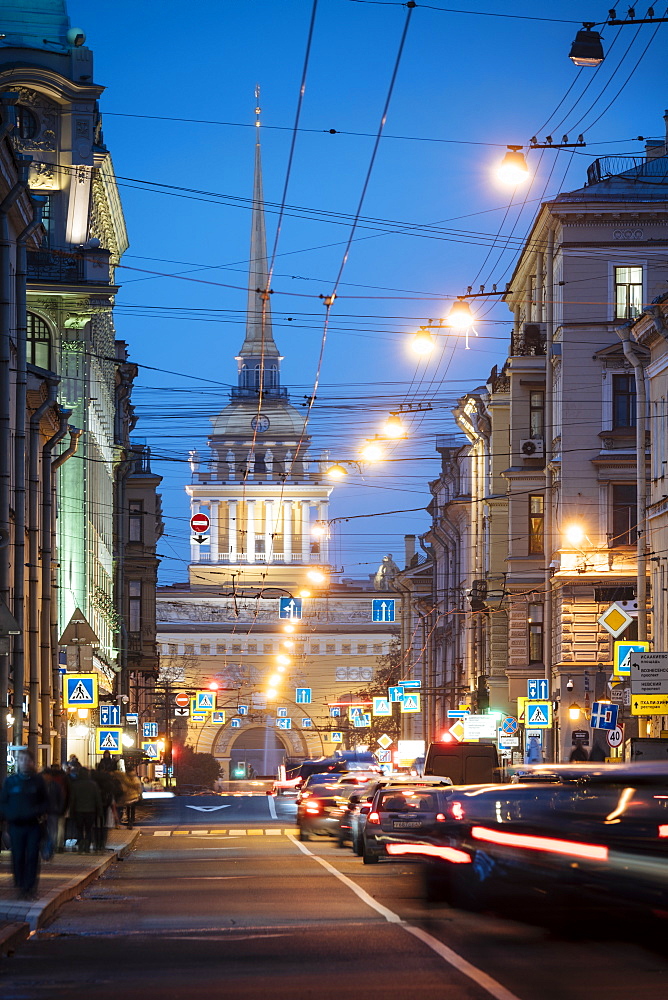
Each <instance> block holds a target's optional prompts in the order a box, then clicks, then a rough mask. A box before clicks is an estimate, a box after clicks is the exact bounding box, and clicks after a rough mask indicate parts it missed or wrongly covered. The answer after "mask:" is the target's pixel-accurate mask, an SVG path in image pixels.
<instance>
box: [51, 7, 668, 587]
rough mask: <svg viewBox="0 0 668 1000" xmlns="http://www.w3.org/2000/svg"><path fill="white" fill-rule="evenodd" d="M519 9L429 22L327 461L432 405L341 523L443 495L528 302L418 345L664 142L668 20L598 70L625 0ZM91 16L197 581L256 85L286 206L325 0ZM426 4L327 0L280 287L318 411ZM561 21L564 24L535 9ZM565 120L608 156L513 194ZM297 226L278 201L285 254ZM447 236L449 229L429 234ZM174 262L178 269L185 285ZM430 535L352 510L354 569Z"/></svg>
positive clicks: (362, 284) (129, 264) (169, 483)
mask: <svg viewBox="0 0 668 1000" xmlns="http://www.w3.org/2000/svg"><path fill="white" fill-rule="evenodd" d="M434 6H437V4H434ZM481 9H482V10H483V11H488V12H490V13H493V12H494V11H495V10H501V7H500V6H496V7H495V6H494V5H492V4H489V3H488V4H485V5H482V8H481ZM502 9H503V11H504V13H505V14H512V15H516V17H496V16H483V15H482V14H470V13H469V14H460V13H453V12H445V11H439V10H434V9H427V8H421V7H418V8H416V9H415V10H414V11H413V14H412V16H411V22H410V26H409V30H408V35H407V38H406V44H405V49H404V53H403V56H402V60H401V63H400V65H399V70H398V75H397V79H396V84H395V89H394V94H393V98H392V101H391V105H390V109H389V114H388V118H387V123H386V127H385V138H383V139H382V140H381V143H380V147H379V151H378V155H377V158H376V162H375V165H374V169H373V172H372V175H371V180H370V183H369V187H368V192H367V196H366V199H365V202H364V207H363V212H362V216H363V219H362V221H361V222H360V225H359V227H358V228H357V230H356V233H355V239H354V241H353V243H352V247H351V252H350V256H349V259H348V262H347V264H346V267H345V269H344V272H343V277H342V281H341V284H340V286H339V298H338V299H337V302H336V304H335V307H334V309H333V310H332V320H331V329H330V332H329V335H328V339H327V344H326V348H325V354H324V364H323V369H322V379H321V385H320V388H319V391H318V400H317V401H316V405H315V407H314V410H313V416H312V424H311V433H312V435H313V438H314V450H316V451H317V450H320V449H323V448H324V449H327V450H328V451H329V454H330V456H331V457H332V459H352V458H355V457H356V455H357V451H358V448H359V445H360V443H361V442H362V440H363V439H364V437H366V436H372V435H373V434H375V433H376V432H377V431H378V430H379V428H380V425H381V423H382V418H383V415H384V414H386V412H387V410H388V409H389V408H390V407H397V406H398V405H399V404H401V403H406V402H409V401H411V402H414V403H417V402H423V403H429V404H431V405H432V407H433V409H432V410H431V411H430V412H428V413H427V414H426V415H425V414H422V415H420V416H418V417H416V418H415V419H414V420H413V423H412V427H411V436H410V438H409V439H408V440H407V441H405V442H402V443H400V444H398V445H393V446H392V449H391V452H392V454H391V458H392V460H391V461H386V462H384V463H383V464H381V465H379V466H374V467H366V468H364V470H363V475H361V476H360V475H358V474H357V473H353V474H351V476H350V482H349V484H348V485H346V486H345V487H338V488H337V489H336V490H335V492H334V495H333V502H332V508H331V513H332V516H333V517H345V516H346V515H351V514H356V515H357V514H375V513H379V512H383V511H394V510H406V509H412V508H422V507H424V506H425V505H426V504H427V503H428V501H429V492H428V489H427V486H426V484H427V482H428V480H429V479H432V478H434V477H435V475H436V474H437V470H438V463H437V461H436V453H435V450H434V438H435V436H436V435H437V434H448V433H452V432H453V431H454V425H453V422H452V418H451V416H450V409H451V407H452V404H453V401H454V400H455V399H456V398H457V396H458V395H461V394H462V393H463V392H464V391H465V390H466V389H470V388H474V387H475V386H476V385H479V384H481V383H484V381H485V379H486V377H487V375H488V373H489V371H490V369H491V367H492V366H493V365H494V364H502V363H503V360H504V358H505V353H506V347H507V341H508V335H509V329H510V323H509V316H510V314H509V313H508V311H507V309H506V307H505V306H504V305H503V304H502V303H497V304H490V300H486V301H484V302H483V304H481V306H480V310H479V311H480V314H481V315H480V319H479V321H478V322H477V324H476V329H477V331H478V333H479V337H478V338H477V339H474V340H472V343H471V350H469V351H466V350H465V349H464V344H463V343H462V342H461V341H459V340H456V339H454V338H452V337H442V338H441V340H440V341H439V349H438V350H437V352H436V353H435V355H434V356H432V358H431V360H429V361H428V362H423V361H421V362H416V359H415V356H414V355H412V354H411V352H410V350H409V347H408V342H409V334H410V333H411V332H413V331H414V330H415V329H416V328H417V326H419V325H420V324H421V323H423V322H425V321H426V320H427V319H429V318H438V317H440V316H444V315H445V314H446V313H447V311H448V308H449V302H450V301H451V299H452V297H453V296H456V295H458V294H461V293H463V292H465V291H466V288H467V286H469V285H473V286H474V287H475V288H476V289H477V288H478V286H479V285H480V284H481V283H484V284H485V286H486V288H487V289H490V288H491V285H492V283H497V284H498V286H499V287H500V288H501V287H503V285H504V283H505V281H506V280H507V279H508V277H509V275H510V274H511V273H512V267H513V264H514V261H515V259H516V254H517V246H518V245H519V241H520V240H521V238H522V237H523V236H524V235H525V234H526V232H527V229H528V227H529V226H530V223H531V219H532V217H533V215H534V213H535V211H536V208H537V206H538V205H539V203H540V200H541V199H542V198H545V197H548V196H550V195H554V194H556V193H558V191H560V190H569V189H573V188H575V187H579V186H581V185H582V184H583V183H584V181H585V179H586V167H587V165H588V164H589V163H590V162H591V161H592V160H593V159H595V158H596V157H597V156H605V155H640V154H641V151H642V148H643V144H642V143H641V142H638V141H632V140H634V138H635V137H637V136H654V137H656V136H660V135H662V133H663V128H664V126H663V121H662V114H663V104H664V96H663V94H662V87H661V86H660V84H661V83H662V81H659V80H657V56H658V54H659V52H660V51H661V50H660V48H659V46H663V45H664V36H665V33H666V31H667V30H668V25H664V26H663V27H662V28H660V29H659V31H658V35H657V36H656V38H655V39H654V40H652V36H653V34H654V32H655V30H656V29H655V28H654V27H650V26H646V27H644V28H636V27H625V28H621V29H617V28H606V29H605V30H604V32H603V35H604V44H605V47H606V52H607V58H606V60H605V62H604V63H603V64H602V66H601V67H600V68H599V69H597V70H595V71H592V70H587V69H583V70H580V71H578V70H577V69H576V68H575V67H574V66H573V64H572V63H571V62H570V60H569V59H568V51H569V47H570V43H571V41H572V39H573V37H574V34H575V32H576V30H577V28H578V24H579V22H581V21H582V20H583V19H585V18H586V19H587V20H595V21H599V20H601V19H603V18H604V17H605V16H607V11H608V7H607V6H606V5H604V4H601V3H593V2H591V0H580V2H577V3H576V2H571V0H564V2H561V3H559V4H558V5H547V4H543V5H536V4H535V3H531V2H529V0H526V2H525V0H520V2H514V3H513V2H510V3H508V4H506V5H504V6H503V8H502ZM69 10H70V17H71V20H72V23H73V25H76V26H78V27H82V28H83V29H84V30H85V32H86V34H87V44H88V45H90V47H91V48H92V49H93V51H94V53H95V79H96V82H98V83H101V84H103V85H105V86H106V88H107V89H106V92H105V93H104V94H103V96H102V100H101V108H102V111H103V118H104V135H105V140H106V142H107V145H108V146H109V148H110V150H111V152H112V156H113V159H114V163H115V167H116V172H117V174H118V176H119V183H120V191H121V196H122V199H123V205H124V209H125V214H126V221H127V225H128V230H129V235H130V242H131V246H130V249H129V251H128V253H127V255H126V256H125V258H124V261H123V263H124V265H125V267H124V268H123V269H122V270H120V271H119V280H120V282H121V283H122V286H123V287H122V289H121V292H120V293H119V296H118V310H117V316H116V326H117V336H118V337H119V338H122V339H125V340H127V341H128V344H129V347H130V353H131V357H132V360H134V361H135V362H137V363H138V364H140V365H142V366H145V367H142V368H141V369H140V376H139V379H138V383H137V389H136V390H135V396H134V398H135V403H136V405H137V409H138V412H139V414H140V423H139V425H138V427H137V436H138V437H143V438H145V439H146V440H147V442H148V443H149V444H150V445H151V447H152V449H153V453H154V456H155V461H154V470H155V471H157V472H159V473H160V474H161V475H162V476H163V477H164V480H163V484H162V493H163V503H164V509H165V515H166V516H165V521H166V536H165V538H164V539H163V540H162V542H161V545H160V551H161V553H162V555H163V556H164V559H163V563H162V568H161V579H162V581H163V582H165V583H172V582H175V581H179V580H185V579H186V576H187V572H186V569H187V559H188V545H187V542H188V534H189V532H188V524H187V521H188V507H187V502H186V501H187V498H186V496H185V493H184V490H183V487H184V484H185V483H187V482H188V477H189V471H188V466H187V461H186V460H187V453H188V450H189V449H190V448H191V447H193V446H197V447H198V448H199V450H200V451H201V452H202V453H203V454H204V453H205V452H206V434H207V430H208V426H209V425H208V417H209V416H210V415H213V414H214V413H215V412H217V411H218V410H219V409H220V408H222V406H223V405H224V404H225V402H226V386H228V385H229V384H230V383H232V382H233V381H235V375H236V372H235V363H234V355H235V353H236V351H237V350H238V348H239V346H240V344H241V342H242V340H243V332H244V321H243V310H244V308H245V292H244V290H243V288H244V286H245V283H246V273H245V272H246V263H247V259H248V240H249V225H250V211H249V205H248V201H247V200H248V199H250V198H251V195H252V166H253V142H254V128H253V118H254V115H253V109H254V106H255V99H254V96H253V95H254V88H255V85H256V84H257V83H259V84H260V86H261V88H262V97H261V105H262V109H263V114H262V120H263V123H264V128H263V133H262V142H263V158H264V181H265V198H266V200H267V202H273V203H280V201H281V196H282V190H283V185H284V182H285V176H286V165H287V158H288V152H289V147H290V141H291V137H292V133H291V126H292V124H293V121H294V116H295V109H296V105H297V98H298V91H299V85H300V80H301V75H302V69H303V64H304V55H305V47H306V39H307V33H308V26H309V21H310V17H311V10H312V3H311V0H290V2H289V3H285V2H279V0H255V2H253V0H240V2H238V3H231V2H229V0H222V2H206V0H204V2H198V3H195V4H192V5H191V6H190V7H185V6H184V5H183V4H182V3H178V4H177V3H176V2H174V0H165V2H160V3H158V2H155V0H145V2H143V3H140V4H136V3H134V4H131V3H129V2H127V0H120V2H118V0H117V2H115V3H114V4H89V3H84V2H83V0H70V4H69ZM555 10H556V13H555ZM638 12H639V15H640V8H639V9H638ZM621 13H622V9H621V8H620V14H621ZM406 14H407V9H406V8H405V7H404V6H402V5H400V4H392V3H370V2H358V0H319V3H318V9H317V15H316V22H315V29H314V35H313V43H312V50H311V57H310V61H309V68H308V73H307V79H306V92H305V97H304V103H303V111H302V118H301V127H302V129H304V131H301V132H299V133H298V135H297V139H296V146H295V156H294V164H293V169H292V173H291V176H290V183H289V187H288V192H287V199H286V203H287V205H288V206H290V208H289V210H288V212H287V213H286V216H285V219H284V222H283V226H282V229H281V234H280V239H279V243H278V256H277V258H276V266H275V276H274V280H273V282H272V284H273V288H274V290H275V293H274V296H273V299H272V306H273V310H274V335H275V338H276V340H277V342H278V344H279V346H280V348H281V350H282V352H283V354H284V355H285V361H284V364H283V384H284V385H288V386H289V387H290V388H291V390H292V391H293V394H294V396H293V401H294V402H296V403H297V404H299V403H301V401H302V399H303V397H304V396H305V395H309V394H310V393H311V392H312V391H313V384H314V377H315V371H316V366H317V358H318V354H319V350H320V344H321V338H322V331H323V318H324V309H323V306H322V302H321V300H320V298H319V296H320V295H326V294H328V293H329V292H330V291H331V288H332V285H333V282H334V279H335V276H336V274H337V272H338V270H339V267H340V265H341V258H342V253H343V249H344V244H345V242H346V241H347V239H348V237H349V234H350V231H351V229H350V227H351V217H352V216H353V215H354V213H355V211H356V208H357V204H358V201H359V198H360V194H361V190H362V184H363V182H364V179H365V176H366V174H367V170H368V167H369V163H370V157H371V153H372V148H373V143H374V136H375V133H376V130H377V128H378V125H379V119H380V115H381V111H382V108H383V105H384V102H385V99H386V96H387V92H388V86H389V82H390V77H391V74H392V70H393V67H394V64H395V60H396V56H397V50H398V46H399V40H400V36H401V33H402V30H403V26H404V22H405V19H406ZM553 16H554V17H558V18H559V19H560V20H539V19H538V18H543V17H544V18H551V17H553ZM529 18H535V19H534V20H531V19H529ZM568 22H572V23H568ZM569 88H570V89H569ZM179 119H181V120H179ZM193 119H195V120H197V121H193ZM208 123H211V124H208ZM330 129H336V130H337V134H334V135H332V134H330V133H329V131H328V130H330ZM345 133H363V134H356V135H353V134H345ZM549 133H553V135H554V138H555V140H556V141H559V140H561V137H562V135H563V134H564V133H568V134H569V135H570V137H571V139H573V138H576V137H577V135H578V134H579V133H584V135H585V139H586V141H587V148H586V149H584V150H579V151H577V152H576V153H572V152H566V151H561V152H556V151H548V152H547V153H545V154H543V155H542V156H540V155H539V154H538V153H532V154H531V155H530V157H529V164H530V167H531V169H532V171H533V172H534V181H533V183H532V186H531V189H530V191H529V192H528V195H527V192H526V189H522V190H521V191H518V192H517V193H516V194H515V195H514V197H513V200H512V203H511V192H509V190H508V189H507V188H503V187H501V186H500V185H499V184H498V183H497V181H496V179H495V178H494V174H493V169H494V166H495V164H496V163H497V162H498V161H499V160H500V158H501V157H502V155H503V153H504V151H505V146H506V145H507V144H510V143H514V144H525V145H526V144H527V142H528V140H529V139H530V137H531V136H533V135H537V136H538V137H539V140H541V141H542V140H543V139H544V137H545V136H546V135H548V134H549ZM434 140H440V141H434ZM445 140H448V141H445ZM160 185H169V186H171V189H170V188H166V187H159V186H160ZM202 192H208V193H209V194H202ZM221 196H224V197H221ZM525 196H526V204H524V206H523V202H524V200H525ZM509 204H510V207H509ZM305 209H308V210H309V211H308V212H305V211H304V210H305ZM276 218H277V216H276V214H275V212H274V211H269V212H268V215H267V226H268V232H269V243H270V246H271V244H272V241H273V235H274V231H275V225H276ZM378 220H382V221H380V222H379V221H378ZM436 224H440V231H436V230H435V229H434V228H433V227H434V226H435V225H436ZM425 226H426V227H432V228H431V229H429V230H426V229H425V228H421V229H419V230H418V231H413V232H409V231H408V228H409V227H413V228H414V227H425ZM397 230H400V231H397ZM177 272H179V273H180V274H181V277H169V275H173V274H175V273H177ZM183 272H187V273H185V274H184V273H183ZM427 527H428V517H427V515H426V514H420V513H412V514H411V513H407V514H396V515H392V516H383V517H365V518H361V519H357V520H354V521H351V522H348V523H347V524H345V523H344V524H340V525H338V526H337V527H336V529H335V546H334V551H335V561H336V563H337V565H338V567H339V568H341V567H345V570H346V575H348V576H351V575H356V576H360V575H361V576H363V575H366V574H367V573H369V572H373V570H375V568H376V567H377V565H378V563H379V562H380V559H381V558H382V556H383V555H384V554H386V553H387V552H393V553H394V555H395V558H397V561H398V562H401V559H400V558H399V556H400V554H401V552H402V549H403V541H402V538H403V534H404V533H405V532H417V533H420V532H422V531H425V530H426V529H427Z"/></svg>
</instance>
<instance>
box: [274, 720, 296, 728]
mask: <svg viewBox="0 0 668 1000" xmlns="http://www.w3.org/2000/svg"><path fill="white" fill-rule="evenodd" d="M276 725H277V726H278V728H279V729H292V719H276Z"/></svg>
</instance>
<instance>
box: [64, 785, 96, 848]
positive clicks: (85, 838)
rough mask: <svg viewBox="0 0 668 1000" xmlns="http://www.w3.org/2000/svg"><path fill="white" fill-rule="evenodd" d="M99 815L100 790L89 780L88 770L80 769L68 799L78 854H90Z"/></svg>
mask: <svg viewBox="0 0 668 1000" xmlns="http://www.w3.org/2000/svg"><path fill="white" fill-rule="evenodd" d="M101 814H102V796H101V794H100V789H99V788H98V786H97V785H96V784H95V782H94V781H93V780H92V779H91V776H90V774H89V773H88V768H85V767H81V768H79V773H78V775H77V777H76V778H75V779H74V780H73V781H72V787H71V798H70V815H71V816H72V819H73V820H74V823H75V825H76V831H77V851H78V853H79V854H90V845H91V841H92V839H93V829H94V827H95V825H96V823H97V822H98V817H99V816H100V815H101Z"/></svg>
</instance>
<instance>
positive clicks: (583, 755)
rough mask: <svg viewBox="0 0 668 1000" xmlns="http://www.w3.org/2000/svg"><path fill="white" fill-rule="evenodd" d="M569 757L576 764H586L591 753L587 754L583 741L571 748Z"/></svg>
mask: <svg viewBox="0 0 668 1000" xmlns="http://www.w3.org/2000/svg"><path fill="white" fill-rule="evenodd" d="M568 759H569V760H570V761H571V762H572V763H575V764H579V763H582V764H584V762H585V761H586V760H589V755H588V754H587V751H586V750H585V748H584V747H583V746H582V743H577V744H576V745H575V746H574V747H573V749H572V750H571V755H570V757H569V758H568Z"/></svg>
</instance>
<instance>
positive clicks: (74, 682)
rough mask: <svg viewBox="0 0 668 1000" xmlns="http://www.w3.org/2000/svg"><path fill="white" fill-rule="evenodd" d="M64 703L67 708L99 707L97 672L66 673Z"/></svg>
mask: <svg viewBox="0 0 668 1000" xmlns="http://www.w3.org/2000/svg"><path fill="white" fill-rule="evenodd" d="M64 680H65V683H64V685H63V704H64V705H65V707H66V708H97V705H98V693H97V674H65V678H64Z"/></svg>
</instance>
